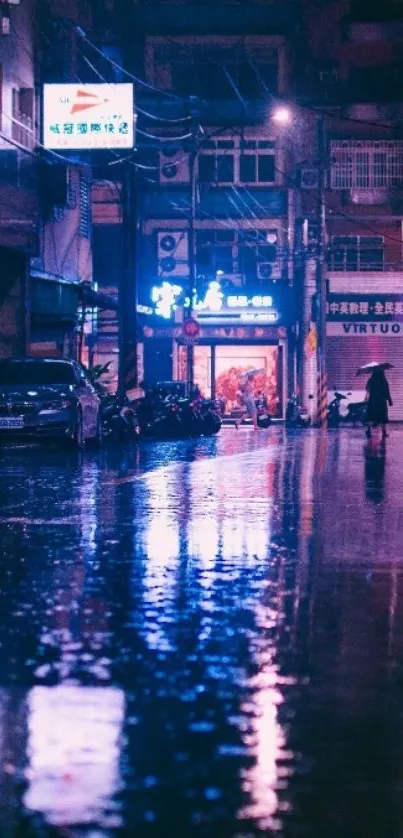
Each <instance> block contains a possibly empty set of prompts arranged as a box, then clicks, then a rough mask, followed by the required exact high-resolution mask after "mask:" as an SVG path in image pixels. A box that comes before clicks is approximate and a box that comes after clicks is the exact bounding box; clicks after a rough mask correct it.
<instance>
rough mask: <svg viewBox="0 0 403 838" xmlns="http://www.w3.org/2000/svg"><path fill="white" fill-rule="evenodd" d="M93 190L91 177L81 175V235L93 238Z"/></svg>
mask: <svg viewBox="0 0 403 838" xmlns="http://www.w3.org/2000/svg"><path fill="white" fill-rule="evenodd" d="M90 196H91V191H90V182H89V179H88V178H87V177H85V176H83V175H82V176H81V177H80V235H81V236H83V237H84V238H85V239H89V238H91V197H90Z"/></svg>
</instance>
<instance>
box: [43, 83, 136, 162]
mask: <svg viewBox="0 0 403 838" xmlns="http://www.w3.org/2000/svg"><path fill="white" fill-rule="evenodd" d="M133 109H134V105H133V85H132V84H44V86H43V144H44V146H45V148H55V149H60V150H64V151H68V150H72V149H77V150H78V149H87V150H91V149H92V150H94V149H112V148H117V149H125V148H126V149H127V148H133V145H134V121H135V116H134V112H133Z"/></svg>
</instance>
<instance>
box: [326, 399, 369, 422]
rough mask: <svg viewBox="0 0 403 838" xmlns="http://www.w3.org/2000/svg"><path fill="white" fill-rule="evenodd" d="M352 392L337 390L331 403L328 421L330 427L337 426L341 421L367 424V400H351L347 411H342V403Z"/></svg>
mask: <svg viewBox="0 0 403 838" xmlns="http://www.w3.org/2000/svg"><path fill="white" fill-rule="evenodd" d="M348 396H351V393H347V394H346V395H344V393H339V392H335V394H334V398H333V399H332V401H331V402H330V404H329V407H328V414H327V422H328V426H329V427H330V428H337V427H338V426H339V425H340V423H341V422H343V423H344V422H346V423H348V424H352V425H353V426H354V427H355V426H356V425H365V423H366V418H367V403H366V402H350V404H348V405H347V413H345V414H342V413H341V404H342V402H343V401H345V400H346V399H347V398H348Z"/></svg>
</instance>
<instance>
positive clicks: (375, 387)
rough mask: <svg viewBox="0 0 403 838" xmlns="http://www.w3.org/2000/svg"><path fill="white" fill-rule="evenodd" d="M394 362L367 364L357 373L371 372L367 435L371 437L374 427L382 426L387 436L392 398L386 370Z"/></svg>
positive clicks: (367, 391) (368, 390)
mask: <svg viewBox="0 0 403 838" xmlns="http://www.w3.org/2000/svg"><path fill="white" fill-rule="evenodd" d="M392 367H393V364H388V363H385V364H378V363H375V362H374V363H371V364H366V365H365V366H364V367H361V369H359V370H358V373H357V375H364V374H366V373H368V372H371V377H370V378H369V379H368V381H367V386H366V393H367V396H366V398H367V404H368V407H367V411H368V412H367V423H368V426H367V437H368V438H370V437H371V434H372V428H376V427H378V425H380V426H381V428H382V438H383V439H385V437H387V432H386V425H387V423H388V421H389V417H388V406H390V407H392V404H393V402H392V398H391V395H390V389H389V383H388V379H387V378H386V375H385V370H388V369H391V368H392Z"/></svg>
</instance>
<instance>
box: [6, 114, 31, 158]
mask: <svg viewBox="0 0 403 838" xmlns="http://www.w3.org/2000/svg"><path fill="white" fill-rule="evenodd" d="M11 136H12V139H13V140H15V142H16V143H18V145H20V146H23V148H26V149H29V151H32V149H33V148H34V147H35V130H34V125H33V120H32V119H31V117H29V116H25V115H24V114H15V115H14V116H13V117H12V120H11Z"/></svg>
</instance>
